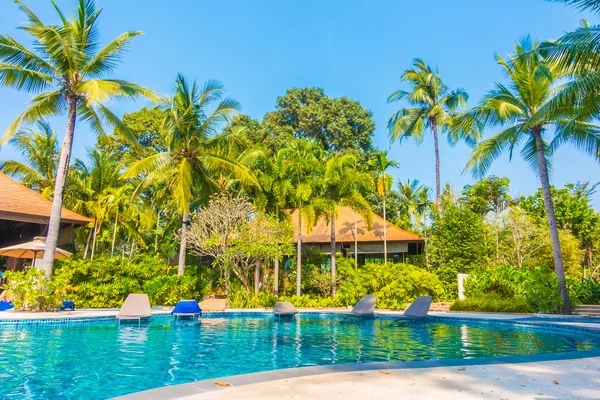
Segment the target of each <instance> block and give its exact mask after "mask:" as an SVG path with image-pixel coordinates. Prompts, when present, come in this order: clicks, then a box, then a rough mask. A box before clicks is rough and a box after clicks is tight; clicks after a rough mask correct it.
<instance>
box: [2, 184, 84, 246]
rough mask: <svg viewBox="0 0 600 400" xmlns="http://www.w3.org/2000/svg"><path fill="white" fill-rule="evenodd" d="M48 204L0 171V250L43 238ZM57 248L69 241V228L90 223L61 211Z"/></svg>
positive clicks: (75, 214) (45, 229)
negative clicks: (35, 238) (0, 248)
mask: <svg viewBox="0 0 600 400" xmlns="http://www.w3.org/2000/svg"><path fill="white" fill-rule="evenodd" d="M51 211H52V202H51V201H49V200H47V199H45V198H43V197H42V196H40V195H39V194H38V193H36V192H35V191H33V190H31V189H29V188H27V187H25V186H23V185H22V184H20V183H19V182H17V181H15V180H14V179H11V178H9V177H8V176H6V175H5V174H3V173H1V172H0V247H6V246H11V245H15V244H19V243H24V242H29V241H31V240H33V238H34V237H36V236H46V234H47V231H48V223H49V221H50V213H51ZM60 222H61V224H60V233H59V236H58V245H59V246H60V245H64V244H69V243H71V242H72V240H73V229H74V228H75V227H77V226H81V225H86V224H88V223H89V222H90V220H89V219H88V218H86V217H84V216H82V215H79V214H77V213H74V212H73V211H69V210H67V209H65V208H63V209H62V213H61V221H60Z"/></svg>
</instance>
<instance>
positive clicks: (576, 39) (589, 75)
mask: <svg viewBox="0 0 600 400" xmlns="http://www.w3.org/2000/svg"><path fill="white" fill-rule="evenodd" d="M550 1H554V2H561V3H565V4H567V5H570V6H573V7H575V8H578V9H580V10H582V11H584V10H585V11H590V12H592V13H593V14H595V15H596V16H600V1H599V0H560V1H559V0H550ZM540 49H541V53H542V55H543V56H544V57H546V59H547V60H548V61H550V62H552V63H556V64H557V65H558V67H560V68H561V70H562V71H563V72H564V73H565V74H566V75H569V77H571V78H573V79H570V80H569V81H568V82H567V83H566V84H564V85H562V86H561V87H560V90H559V93H558V94H557V95H556V96H553V98H552V99H551V100H550V101H549V102H548V104H547V107H551V108H554V109H555V111H556V110H557V109H559V108H563V107H569V106H570V105H571V104H574V103H578V104H587V107H589V108H591V110H592V111H593V112H598V111H600V108H599V106H598V96H599V91H598V88H599V87H600V52H599V50H600V25H597V24H596V25H590V24H589V23H588V22H587V21H582V23H581V26H580V27H579V28H578V29H576V30H575V31H573V32H567V33H566V34H564V35H563V36H562V37H561V38H560V39H558V40H555V41H548V42H545V43H543V44H542V45H541V46H540Z"/></svg>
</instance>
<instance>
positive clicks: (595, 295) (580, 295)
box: [567, 278, 600, 305]
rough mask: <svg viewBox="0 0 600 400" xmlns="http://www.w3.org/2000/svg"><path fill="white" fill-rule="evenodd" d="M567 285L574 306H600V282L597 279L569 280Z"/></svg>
mask: <svg viewBox="0 0 600 400" xmlns="http://www.w3.org/2000/svg"><path fill="white" fill-rule="evenodd" d="M567 285H568V287H569V294H570V295H571V300H572V301H571V303H572V304H574V305H577V304H600V282H599V281H598V280H597V279H594V278H586V279H583V280H576V279H567Z"/></svg>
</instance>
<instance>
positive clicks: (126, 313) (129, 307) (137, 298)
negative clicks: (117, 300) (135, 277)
mask: <svg viewBox="0 0 600 400" xmlns="http://www.w3.org/2000/svg"><path fill="white" fill-rule="evenodd" d="M151 316H152V308H151V307H150V299H149V298H148V295H147V294H130V295H128V296H127V298H126V299H125V301H124V302H123V305H122V306H121V309H120V310H119V313H118V314H117V319H118V320H119V324H120V323H121V321H135V320H137V321H138V323H141V322H142V320H144V319H148V318H150V317H151Z"/></svg>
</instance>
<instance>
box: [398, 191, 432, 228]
mask: <svg viewBox="0 0 600 400" xmlns="http://www.w3.org/2000/svg"><path fill="white" fill-rule="evenodd" d="M425 190H426V189H425V186H424V185H422V184H421V183H420V182H419V180H418V179H412V180H411V179H407V180H406V182H404V183H402V182H398V193H399V194H400V202H401V204H400V216H399V217H400V220H401V221H402V222H403V225H404V227H405V228H407V229H410V230H416V227H417V224H418V223H420V222H421V214H420V212H419V206H420V205H421V204H422V200H423V199H422V194H421V193H422V192H423V191H425Z"/></svg>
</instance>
